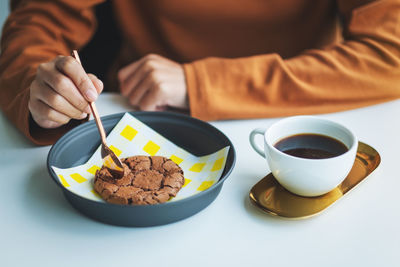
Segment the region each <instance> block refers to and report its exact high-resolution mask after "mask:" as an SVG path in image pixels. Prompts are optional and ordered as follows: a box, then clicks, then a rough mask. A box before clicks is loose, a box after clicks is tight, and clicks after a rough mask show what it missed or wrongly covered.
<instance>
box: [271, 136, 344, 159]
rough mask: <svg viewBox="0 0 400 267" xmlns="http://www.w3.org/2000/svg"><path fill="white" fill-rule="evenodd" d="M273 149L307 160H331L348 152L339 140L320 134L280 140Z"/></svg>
mask: <svg viewBox="0 0 400 267" xmlns="http://www.w3.org/2000/svg"><path fill="white" fill-rule="evenodd" d="M275 147H276V148H277V149H278V150H280V151H282V152H284V153H286V154H289V155H292V156H295V157H299V158H307V159H326V158H332V157H336V156H339V155H341V154H343V153H345V152H346V151H348V150H349V149H348V148H347V147H346V146H345V145H344V144H343V143H342V142H340V141H339V140H336V139H334V138H332V137H329V136H326V135H320V134H296V135H292V136H289V137H286V138H284V139H282V140H280V141H279V142H278V143H276V144H275Z"/></svg>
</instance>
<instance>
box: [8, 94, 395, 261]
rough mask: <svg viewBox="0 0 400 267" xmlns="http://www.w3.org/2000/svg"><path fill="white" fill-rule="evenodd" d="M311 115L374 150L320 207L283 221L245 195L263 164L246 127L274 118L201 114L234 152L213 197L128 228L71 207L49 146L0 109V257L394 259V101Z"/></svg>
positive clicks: (105, 98) (110, 106)
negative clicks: (198, 207)
mask: <svg viewBox="0 0 400 267" xmlns="http://www.w3.org/2000/svg"><path fill="white" fill-rule="evenodd" d="M97 106H98V109H99V112H100V114H101V115H107V114H111V113H118V112H123V111H127V110H130V108H129V106H128V105H127V103H126V102H125V100H124V99H122V97H120V96H118V95H115V94H103V95H101V96H100V98H99V100H98V103H97ZM318 116H320V117H323V118H327V119H331V120H334V121H337V122H339V123H342V124H344V125H346V126H348V127H349V128H351V129H352V130H353V131H354V132H355V134H356V135H357V136H358V138H359V140H360V141H363V142H365V143H367V144H369V145H371V146H373V147H374V148H375V149H376V150H377V151H378V152H379V153H380V155H381V157H382V162H381V164H380V166H379V167H378V169H377V170H376V171H375V172H374V173H373V174H371V175H370V177H368V178H367V179H365V180H364V181H363V182H362V183H361V184H359V185H358V186H357V187H356V188H354V190H352V191H351V192H349V193H348V194H347V195H345V196H344V197H343V198H342V199H340V201H338V202H337V203H335V204H334V205H332V206H331V207H329V208H328V209H326V210H325V211H324V212H322V213H321V214H320V215H318V216H316V217H312V218H309V219H304V220H286V219H282V218H279V217H273V216H271V215H268V214H265V213H263V212H262V211H261V210H259V209H258V208H256V207H255V206H254V205H253V204H252V203H251V202H250V200H249V190H250V189H251V187H252V186H253V185H254V184H255V183H257V182H258V181H259V180H260V179H261V178H262V177H264V176H265V175H266V174H267V173H269V169H268V166H267V163H266V161H265V159H263V158H262V157H260V156H259V155H258V154H257V153H256V152H255V151H253V149H252V148H251V146H250V144H249V141H248V136H249V133H250V132H251V130H252V129H254V128H257V127H268V126H270V125H271V124H272V123H273V122H276V121H277V120H279V118H273V119H257V120H238V121H234V120H232V121H218V122H211V124H212V125H214V126H215V127H217V128H218V129H220V130H221V131H222V132H224V133H225V134H226V135H227V136H228V137H229V138H230V139H231V141H232V143H233V144H234V146H235V148H236V152H237V161H236V166H235V168H234V170H233V172H232V174H231V175H230V176H229V177H228V179H227V180H226V181H225V183H224V185H223V188H222V191H221V193H220V194H219V196H218V197H217V199H216V200H215V201H214V202H213V203H211V205H210V206H208V207H207V208H206V209H204V210H202V211H201V212H199V213H197V214H195V215H194V216H192V217H189V218H187V219H185V220H182V221H179V222H176V223H172V224H168V225H163V226H156V227H146V228H128V227H117V226H111V225H106V224H102V223H99V222H97V221H93V220H91V219H89V218H87V217H85V216H83V215H81V214H80V213H79V212H77V211H76V210H75V209H74V208H73V207H72V206H71V205H70V204H69V203H68V202H67V200H65V198H64V197H63V194H62V192H61V190H60V188H59V187H58V186H57V185H56V184H55V183H54V181H52V179H51V178H50V176H49V174H48V172H47V169H46V158H47V154H48V151H49V149H50V146H46V147H37V146H34V145H32V144H31V143H29V142H28V141H27V140H26V139H25V138H24V137H23V136H22V135H21V134H20V133H19V132H18V131H17V130H16V129H15V128H14V127H13V126H12V125H11V124H10V123H9V122H8V121H7V119H6V118H5V116H4V115H3V114H1V113H0V129H1V130H0V154H1V155H2V156H1V157H0V166H1V170H2V173H1V175H0V176H1V179H0V188H1V201H0V211H1V217H0V236H1V239H0V261H1V263H0V265H1V266H205V265H207V266H251V265H256V264H258V265H261V266H324V267H326V266H400V257H399V256H398V254H399V252H400V229H399V228H400V208H399V204H400V200H399V195H400V177H399V173H398V170H399V168H398V167H399V163H398V162H397V160H399V152H400V141H399V138H400V121H399V118H400V100H398V101H392V102H388V103H384V104H379V105H375V106H370V107H366V108H360V109H356V110H351V111H345V112H338V113H331V114H324V115H318ZM260 142H261V141H260Z"/></svg>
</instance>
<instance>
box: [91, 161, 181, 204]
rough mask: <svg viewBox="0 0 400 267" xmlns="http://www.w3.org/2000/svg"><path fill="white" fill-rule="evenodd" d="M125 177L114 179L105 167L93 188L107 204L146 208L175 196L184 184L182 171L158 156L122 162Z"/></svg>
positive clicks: (96, 177)
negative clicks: (142, 206) (143, 206)
mask: <svg viewBox="0 0 400 267" xmlns="http://www.w3.org/2000/svg"><path fill="white" fill-rule="evenodd" d="M122 165H123V166H124V170H125V175H124V176H123V177H122V178H121V179H115V178H114V177H113V176H112V175H111V173H110V172H109V171H108V169H107V168H105V167H104V166H103V167H102V168H101V169H100V170H98V171H97V172H96V176H95V179H94V189H95V190H96V192H97V193H99V194H100V196H101V197H102V198H103V199H104V200H105V201H107V202H110V203H115V204H137V205H148V204H157V203H163V202H166V201H167V200H168V199H170V197H175V196H176V194H177V193H178V191H179V190H180V189H181V188H182V186H183V184H184V183H185V178H184V177H183V171H182V169H181V168H180V167H179V166H178V165H177V164H176V163H175V162H173V161H172V160H170V159H167V158H165V157H160V156H153V157H148V156H134V157H129V158H125V159H122Z"/></svg>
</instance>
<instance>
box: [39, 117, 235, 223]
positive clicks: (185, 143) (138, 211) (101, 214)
mask: <svg viewBox="0 0 400 267" xmlns="http://www.w3.org/2000/svg"><path fill="white" fill-rule="evenodd" d="M130 114H131V115H133V116H135V117H136V118H137V119H138V120H140V121H142V122H143V123H145V124H146V125H147V126H149V127H151V128H152V129H154V130H155V131H157V132H158V133H159V134H161V135H163V136H164V137H165V138H167V139H169V140H170V141H171V142H173V143H175V144H176V145H177V146H179V147H181V148H183V149H185V150H187V151H189V152H190V153H192V154H194V155H196V156H202V155H205V154H210V153H213V152H215V151H217V150H219V149H221V148H223V147H225V146H230V149H229V153H228V158H227V161H226V165H225V169H224V171H223V173H222V176H221V178H220V180H219V181H218V182H217V183H215V184H214V185H213V186H211V187H210V188H208V189H207V190H205V191H202V192H200V193H198V194H196V195H194V196H191V197H188V198H185V199H182V200H178V201H173V202H167V203H163V204H156V205H147V206H139V205H133V206H128V205H116V204H110V203H105V202H104V203H103V202H97V201H93V200H90V199H86V198H83V197H81V196H78V195H76V194H74V193H72V192H71V191H69V190H68V189H66V188H65V187H63V186H62V185H61V183H60V181H59V180H58V178H57V176H56V174H55V172H54V171H53V169H52V168H51V166H55V167H58V168H70V167H73V166H77V165H81V164H83V163H85V162H86V161H87V160H88V159H89V158H90V156H91V155H92V154H93V153H94V151H95V150H96V148H97V147H98V146H99V145H100V137H99V134H98V132H97V128H96V125H95V123H94V121H90V122H87V123H84V124H82V125H80V126H78V127H76V128H74V129H73V130H71V131H69V132H68V133H66V134H65V135H64V136H63V137H61V138H60V139H59V140H58V141H57V142H56V143H55V144H54V145H53V146H52V148H51V149H50V152H49V154H48V157H47V168H48V171H49V173H50V176H51V177H52V178H53V180H54V181H55V182H56V183H57V185H58V186H59V187H60V188H61V190H62V191H63V193H64V195H65V197H66V199H67V200H68V201H69V202H70V203H71V205H72V206H73V207H74V208H76V209H77V210H78V211H80V212H81V213H82V214H84V215H86V216H88V217H90V218H92V219H95V220H97V221H100V222H103V223H107V224H113V225H120V226H154V225H162V224H167V223H171V222H175V221H179V220H182V219H184V218H187V217H189V216H191V215H193V214H195V213H197V212H199V211H201V210H202V209H204V208H205V207H207V206H208V205H209V204H210V203H211V202H213V201H214V199H215V198H216V197H217V196H218V194H219V192H220V191H221V188H222V185H223V183H224V181H225V180H226V179H227V178H228V176H229V174H230V173H231V172H232V169H233V167H234V165H235V160H236V154H235V149H234V147H233V144H232V142H231V141H230V140H229V139H228V138H227V137H226V136H225V135H224V134H223V133H222V132H220V131H219V130H218V129H216V128H215V127H213V126H212V125H211V124H209V123H206V122H204V121H201V120H198V119H194V118H192V117H189V116H186V115H181V114H178V113H170V112H130ZM123 115H124V113H119V114H114V115H109V116H105V117H102V122H103V124H104V128H105V130H106V132H107V134H108V133H109V132H110V131H111V130H112V129H113V127H114V126H115V125H116V124H117V123H118V121H119V120H120V119H121V118H122V116H123Z"/></svg>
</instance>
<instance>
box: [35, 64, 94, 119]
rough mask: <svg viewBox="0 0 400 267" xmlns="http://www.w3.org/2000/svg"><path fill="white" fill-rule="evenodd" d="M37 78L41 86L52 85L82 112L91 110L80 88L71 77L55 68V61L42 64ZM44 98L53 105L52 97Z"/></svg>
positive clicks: (55, 90)
mask: <svg viewBox="0 0 400 267" xmlns="http://www.w3.org/2000/svg"><path fill="white" fill-rule="evenodd" d="M37 80H38V82H39V84H40V86H42V87H47V86H49V87H51V88H52V89H53V90H54V92H56V93H57V94H59V95H61V96H62V97H63V98H65V99H66V100H67V101H68V102H69V103H71V104H72V105H73V106H74V107H75V108H77V109H79V110H80V111H82V112H86V113H89V112H90V109H89V105H88V102H87V101H86V99H85V98H84V97H83V96H82V94H81V93H80V92H79V90H78V88H77V87H76V86H75V84H74V83H73V82H72V81H71V79H70V78H69V77H67V76H65V75H64V74H62V73H61V72H59V71H58V70H57V69H56V68H55V62H49V63H45V64H41V65H40V66H39V67H38V70H37ZM42 83H43V84H42ZM45 85H47V86H45ZM37 92H38V93H39V92H41V91H40V90H38V91H37ZM42 94H43V92H42ZM42 97H43V98H46V97H47V96H46V95H44V96H43V95H42ZM53 97H54V96H53ZM43 98H42V100H44V102H45V103H47V104H48V105H50V106H52V105H51V103H49V102H50V101H52V98H51V99H48V100H47V99H43Z"/></svg>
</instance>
